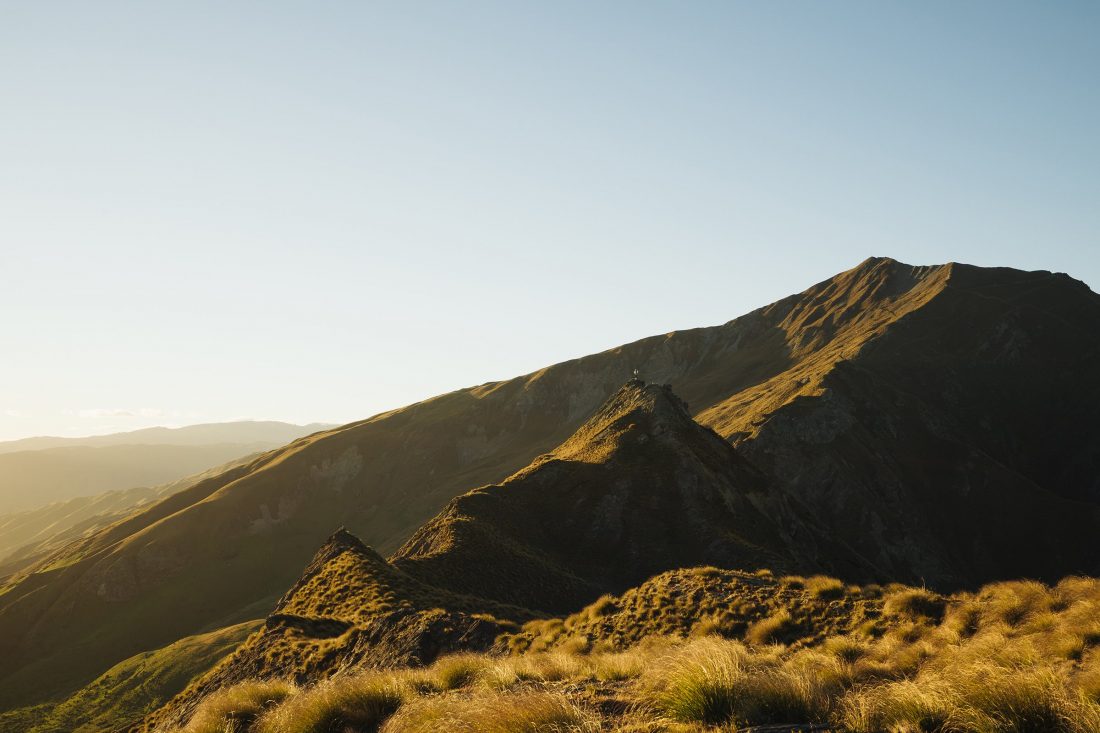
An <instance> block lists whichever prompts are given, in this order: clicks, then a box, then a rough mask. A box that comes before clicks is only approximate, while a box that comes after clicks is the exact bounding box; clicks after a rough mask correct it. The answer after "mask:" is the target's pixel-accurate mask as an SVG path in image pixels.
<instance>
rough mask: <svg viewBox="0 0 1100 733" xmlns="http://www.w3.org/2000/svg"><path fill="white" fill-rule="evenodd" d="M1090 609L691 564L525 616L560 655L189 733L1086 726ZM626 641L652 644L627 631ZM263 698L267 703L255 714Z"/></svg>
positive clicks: (497, 662)
mask: <svg viewBox="0 0 1100 733" xmlns="http://www.w3.org/2000/svg"><path fill="white" fill-rule="evenodd" d="M685 591H687V592H693V591H701V592H703V593H704V597H705V598H706V599H708V601H709V603H710V605H712V606H713V608H711V609H708V610H707V613H711V612H717V613H719V614H728V615H729V618H730V619H731V620H732V622H731V623H730V624H722V623H717V624H715V623H712V621H713V619H712V618H707V617H705V616H702V615H700V614H699V613H697V612H696V610H695V609H696V607H695V606H693V605H692V604H687V603H681V602H680V601H679V594H681V593H683V592H685ZM1098 604H1100V581H1097V580H1095V579H1088V578H1066V579H1064V580H1063V581H1062V582H1060V583H1059V584H1058V585H1057V586H1055V587H1049V586H1043V585H1041V584H1038V583H1034V582H1010V583H999V584H994V585H991V586H987V587H985V588H983V589H981V590H980V591H979V592H977V593H973V594H971V593H960V594H955V595H952V596H949V597H944V596H939V595H937V594H935V593H931V592H929V591H927V590H924V589H918V588H909V587H904V586H891V587H889V588H886V589H883V588H878V587H874V586H870V587H852V586H847V587H846V586H844V585H843V584H842V583H839V582H838V581H836V580H834V579H829V578H825V577H814V578H795V577H787V578H783V579H774V578H772V577H770V576H768V575H767V574H766V573H760V574H757V575H755V576H750V575H746V574H736V573H735V574H725V573H721V572H717V571H715V570H714V569H706V568H700V569H695V570H685V571H678V572H676V573H670V574H667V575H666V576H662V577H661V578H657V579H654V580H653V581H651V582H650V583H647V584H646V585H645V586H643V587H641V588H638V589H636V590H635V591H632V592H631V594H629V598H628V597H627V596H625V595H624V596H623V597H620V598H612V599H601V601H599V602H598V603H595V604H593V605H592V606H589V607H588V608H586V609H584V610H583V611H582V612H580V613H578V614H576V615H574V616H572V617H570V618H567V619H558V620H547V621H539V622H532V623H531V624H529V629H530V630H531V631H533V632H534V633H536V635H537V638H547V637H546V633H547V631H548V630H550V629H552V628H554V629H556V630H557V631H558V632H560V633H558V635H557V638H556V639H554V640H553V641H552V642H551V648H550V650H549V651H547V650H546V649H545V648H537V649H535V648H527V649H525V650H522V651H520V650H518V649H516V650H515V653H513V654H511V655H499V654H498V655H485V654H460V655H456V656H450V657H444V658H441V659H439V660H438V661H436V662H435V663H434V664H433V665H431V666H430V667H428V668H426V669H424V668H420V669H408V668H398V669H391V670H383V671H365V672H364V671H360V672H358V673H356V674H350V675H346V676H343V677H338V678H334V679H332V680H328V681H325V682H321V683H319V684H316V685H307V686H295V685H289V686H288V685H284V686H283V687H282V688H280V690H279V694H278V696H277V697H275V696H272V695H271V693H270V692H268V690H269V689H271V683H270V682H260V681H256V680H245V681H242V682H240V683H238V684H237V685H235V686H233V687H229V688H226V689H222V690H220V691H219V692H217V693H216V694H214V695H211V696H210V697H209V698H207V699H206V700H205V701H204V702H203V703H202V704H201V705H200V706H199V707H198V708H197V710H196V713H195V714H194V715H193V716H191V720H190V724H189V725H187V726H186V727H185V728H183V730H184V731H185V732H186V733H220V732H221V730H222V729H223V727H224V725H225V723H226V720H227V719H228V718H229V717H230V716H234V715H236V714H237V711H245V710H247V711H249V718H247V719H245V720H246V721H247V722H246V723H245V724H244V725H243V726H241V727H240V728H236V729H235V730H239V731H240V732H241V733H274V732H275V731H278V732H279V733H308V732H309V731H320V730H349V731H357V732H359V731H374V730H377V729H378V726H379V725H380V726H381V733H416V732H419V731H425V732H427V731H438V730H454V731H482V732H485V731H491V732H496V733H522V732H524V731H534V730H559V731H571V732H572V733H599V732H600V731H607V732H608V733H610V731H619V732H620V733H626V732H630V733H696V732H698V733H702V732H703V731H714V732H717V731H730V730H734V729H741V728H742V727H744V726H749V725H769V724H771V725H776V724H787V726H784V727H777V729H776V730H777V731H779V730H781V731H784V732H785V731H788V730H791V729H792V728H791V726H801V725H807V726H809V725H817V726H828V729H829V730H834V731H837V733H881V731H884V730H894V731H918V730H919V731H926V732H928V733H985V732H989V733H993V732H996V733H1000V732H1004V733H1008V732H1009V731H1013V732H1016V733H1024V732H1027V733H1032V732H1033V733H1094V731H1095V730H1097V729H1100V620H1098V619H1097V617H1096V613H1095V609H1096V608H1097V606H1098ZM624 614H626V615H625V616H624ZM616 615H620V616H621V617H620V618H615V616H616ZM754 615H755V616H757V617H758V620H756V621H754V622H750V623H744V621H745V620H746V619H748V618H750V617H752V616H754ZM693 618H694V621H693ZM661 619H666V620H667V619H676V620H678V621H680V622H683V625H682V626H681V627H679V628H670V627H669V626H667V625H663V623H662V622H661ZM623 630H627V631H629V632H630V633H632V634H635V633H638V632H639V631H644V632H645V633H646V634H648V635H645V636H641V637H635V638H632V639H629V640H627V639H624V638H622V637H621V636H620V632H622V631H623ZM525 633H526V632H525ZM514 638H517V637H513V639H514ZM265 699H267V700H271V701H272V702H269V703H267V704H266V705H265V704H262V702H260V703H259V704H258V701H263V700H265ZM238 719H240V718H239V717H238ZM799 729H803V728H799ZM815 729H821V728H820V727H819V728H815ZM158 730H160V731H172V730H176V729H174V728H171V727H162V728H158Z"/></svg>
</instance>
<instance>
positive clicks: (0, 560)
mask: <svg viewBox="0 0 1100 733" xmlns="http://www.w3.org/2000/svg"><path fill="white" fill-rule="evenodd" d="M255 457H256V455H255V454H249V455H248V456H245V457H244V458H238V459H236V460H233V461H230V462H229V463H222V464H220V465H218V466H215V467H213V468H208V469H206V470H205V471H203V472H202V473H196V474H192V475H190V476H186V477H184V478H181V479H177V480H175V481H169V482H168V483H165V484H159V485H157V486H148V487H146V486H142V487H137V488H133V489H115V490H113V491H105V492H103V493H101V494H93V495H92V496H80V497H77V498H75V499H68V500H67V501H56V502H53V503H51V504H47V505H45V506H40V507H37V508H35V509H28V510H26V511H22V512H13V513H11V514H0V586H2V585H3V584H4V583H5V581H6V580H7V578H8V577H9V576H11V575H13V574H15V573H18V572H19V571H21V570H23V569H25V568H28V567H30V566H31V565H33V564H34V563H36V562H37V561H39V560H41V559H42V558H44V557H46V556H47V555H49V554H51V553H53V552H56V551H57V550H59V549H61V548H63V547H64V546H65V545H67V544H69V543H70V542H73V541H74V540H77V539H79V538H81V537H85V536H87V535H89V534H92V533H94V532H96V531H97V530H100V529H102V528H104V527H106V526H108V525H111V524H114V523H115V522H117V521H119V520H120V519H122V518H124V517H126V516H128V515H130V514H132V513H133V512H135V511H137V510H138V509H139V508H141V507H143V506H147V505H150V504H152V503H153V502H156V501H159V500H161V499H163V498H165V497H167V496H170V495H172V494H174V493H176V492H177V491H182V490H183V489H186V488H188V487H190V486H193V485H194V484H196V483H198V482H200V481H203V480H205V479H208V478H210V477H212V476H220V475H222V474H224V473H225V472H226V471H228V470H230V469H232V468H235V467H237V466H240V465H243V464H245V463H248V462H250V461H251V460H253V459H254V458H255Z"/></svg>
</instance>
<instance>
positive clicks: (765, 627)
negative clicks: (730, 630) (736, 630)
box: [745, 610, 798, 644]
mask: <svg viewBox="0 0 1100 733" xmlns="http://www.w3.org/2000/svg"><path fill="white" fill-rule="evenodd" d="M797 628H798V625H797V624H796V623H795V620H794V619H793V618H792V617H791V614H790V613H789V612H787V611H785V610H784V611H778V612H777V613H774V614H772V615H771V616H768V617H767V618H763V619H760V620H759V621H757V622H756V623H754V624H752V625H750V626H749V628H748V631H746V632H745V640H746V641H748V642H750V643H752V644H776V643H779V642H781V641H785V640H786V639H787V638H788V637H789V636H791V635H792V634H793V633H794V632H795V630H796V629H797Z"/></svg>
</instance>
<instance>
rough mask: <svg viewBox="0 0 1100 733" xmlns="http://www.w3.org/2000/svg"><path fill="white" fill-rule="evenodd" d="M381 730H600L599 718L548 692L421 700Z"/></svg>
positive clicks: (421, 732) (544, 732)
mask: <svg viewBox="0 0 1100 733" xmlns="http://www.w3.org/2000/svg"><path fill="white" fill-rule="evenodd" d="M381 730H382V733H439V732H440V731H452V732H453V733H600V731H601V730H602V727H601V725H600V722H599V720H598V719H597V718H596V717H595V716H594V715H592V714H591V713H588V712H586V711H585V710H583V709H582V708H580V707H578V706H577V705H576V704H574V703H573V702H571V701H570V700H569V698H567V697H566V696H565V695H562V694H559V693H551V692H520V693H500V694H478V695H473V696H470V697H453V696H443V697H434V698H425V699H422V700H419V701H417V702H415V703H411V704H410V705H408V706H406V707H405V708H403V709H402V710H401V711H400V712H398V713H397V714H396V715H395V716H393V717H392V718H390V719H389V721H387V722H386V724H385V725H384V726H383V727H382V729H381Z"/></svg>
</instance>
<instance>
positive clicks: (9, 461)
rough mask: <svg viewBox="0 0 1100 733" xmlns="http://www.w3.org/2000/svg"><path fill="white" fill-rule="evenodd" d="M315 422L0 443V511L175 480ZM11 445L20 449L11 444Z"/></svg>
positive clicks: (284, 439)
mask: <svg viewBox="0 0 1100 733" xmlns="http://www.w3.org/2000/svg"><path fill="white" fill-rule="evenodd" d="M320 428H321V426H319V425H316V424H314V425H290V424H287V423H277V422H235V423H214V424H210V425H192V426H190V427H186V428H149V429H147V430H137V431H134V432H131V433H115V434H113V435H100V436H94V437H89V438H27V439H24V440H17V441H12V442H10V443H0V514H6V513H11V512H22V511H27V510H30V509H36V508H40V507H43V506H45V505H46V504H50V503H52V502H55V501H65V500H68V499H72V498H75V497H86V496H92V495H94V494H99V493H102V492H105V491H111V490H121V489H133V488H140V487H151V486H156V485H158V484H162V483H165V482H168V481H175V480H176V479H180V478H184V477H186V476H189V475H191V474H194V473H197V472H200V471H204V470H206V469H208V468H210V467H212V466H218V465H221V464H223V463H226V462H227V461H232V460H235V459H238V458H241V457H243V456H246V455H249V454H251V453H256V452H259V451H265V450H270V449H271V448H278V447H280V446H282V445H285V444H287V443H289V442H290V441H292V440H294V439H296V438H300V437H302V436H303V435H309V434H310V433H314V432H316V431H317V430H318V429H320ZM12 446H16V447H17V448H18V450H11V447H12ZM4 448H7V449H8V450H5V449H4ZM0 544H3V539H2V538H0Z"/></svg>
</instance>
